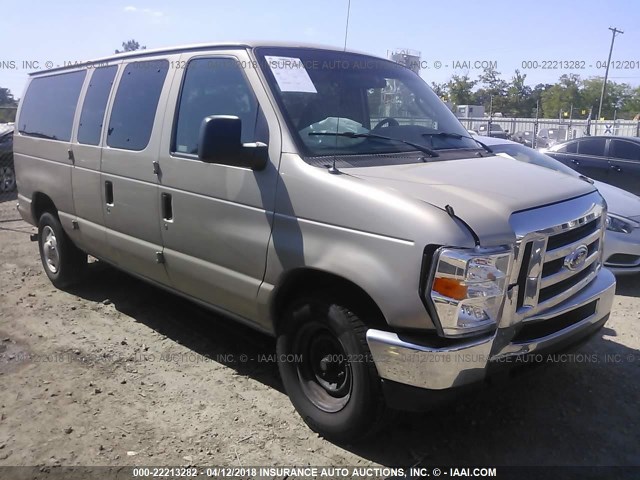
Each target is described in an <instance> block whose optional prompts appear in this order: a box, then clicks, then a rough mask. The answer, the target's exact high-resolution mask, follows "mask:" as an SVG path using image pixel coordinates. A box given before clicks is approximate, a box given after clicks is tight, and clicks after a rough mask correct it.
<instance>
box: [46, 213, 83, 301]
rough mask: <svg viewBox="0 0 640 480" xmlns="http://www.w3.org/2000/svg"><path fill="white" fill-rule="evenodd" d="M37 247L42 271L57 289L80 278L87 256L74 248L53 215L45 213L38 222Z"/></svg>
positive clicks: (65, 286)
mask: <svg viewBox="0 0 640 480" xmlns="http://www.w3.org/2000/svg"><path fill="white" fill-rule="evenodd" d="M38 245H39V247H40V259H41V260H42V266H43V267H44V271H45V273H46V274H47V277H49V280H51V283H53V285H55V286H56V287H57V288H60V289H63V288H67V287H69V286H70V285H73V284H74V283H77V282H78V281H80V279H81V278H82V276H83V274H84V272H85V269H86V266H87V254H86V253H84V252H83V251H82V250H80V249H79V248H78V247H76V246H75V245H74V244H73V242H72V241H71V239H70V238H69V237H68V236H67V234H66V233H65V231H64V230H63V228H62V225H61V224H60V220H58V217H56V216H55V215H53V214H51V213H49V212H45V213H43V214H42V216H41V217H40V221H39V222H38Z"/></svg>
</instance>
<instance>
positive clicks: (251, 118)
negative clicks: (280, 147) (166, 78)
mask: <svg viewBox="0 0 640 480" xmlns="http://www.w3.org/2000/svg"><path fill="white" fill-rule="evenodd" d="M257 113H258V104H257V101H256V99H255V97H254V95H253V91H252V90H251V87H250V86H249V84H248V83H247V80H246V79H245V77H244V75H243V73H242V71H241V69H240V67H239V66H238V64H237V62H236V60H234V59H231V58H200V59H195V60H192V61H190V62H189V65H188V66H187V71H186V72H185V78H184V83H183V86H182V93H181V95H180V104H179V106H178V119H177V124H176V129H175V141H174V148H173V151H174V152H179V153H189V154H196V153H198V135H199V132H200V125H201V124H202V120H203V119H204V118H205V117H208V116H210V115H234V116H237V117H239V118H240V120H241V121H242V137H241V140H242V142H243V143H246V142H251V141H254V139H255V128H256V118H257Z"/></svg>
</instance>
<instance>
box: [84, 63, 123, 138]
mask: <svg viewBox="0 0 640 480" xmlns="http://www.w3.org/2000/svg"><path fill="white" fill-rule="evenodd" d="M117 70H118V67H116V66H115V65H113V66H111V67H102V68H97V69H96V70H94V72H93V74H92V75H91V80H90V83H89V88H88V89H87V93H86V95H85V97H84V103H83V105H82V113H81V114H80V125H79V126H78V142H79V143H84V144H87V145H98V143H100V133H101V132H102V124H103V122H104V112H105V110H106V109H107V101H108V100H109V93H110V92H111V86H112V85H113V79H114V78H115V76H116V71H117Z"/></svg>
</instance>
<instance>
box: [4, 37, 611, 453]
mask: <svg viewBox="0 0 640 480" xmlns="http://www.w3.org/2000/svg"><path fill="white" fill-rule="evenodd" d="M14 150H15V164H16V174H17V182H18V190H19V195H18V209H19V211H20V213H21V214H22V216H23V218H24V219H25V220H26V221H28V222H30V223H32V224H33V225H37V226H38V232H39V233H38V241H39V246H40V254H41V257H42V263H43V265H44V269H45V272H46V273H47V275H48V276H49V278H50V279H51V281H52V282H53V284H54V285H56V286H58V287H61V288H65V287H67V286H69V285H71V284H72V283H73V282H75V281H77V280H78V279H79V278H81V275H82V274H83V270H84V267H85V266H86V263H87V254H89V255H92V256H94V257H96V258H98V259H100V260H101V261H104V262H107V263H109V264H112V265H114V266H115V267H117V268H120V269H122V270H124V271H126V272H128V273H130V274H132V275H135V276H137V277H140V278H142V279H145V280H147V281H149V282H151V283H153V284H155V285H157V286H159V287H162V288H165V289H168V290H170V291H172V292H175V293H177V294H180V295H183V296H185V297H188V298H190V299H192V300H194V301H196V302H198V303H200V304H202V305H205V306H207V307H209V308H211V309H214V310H216V311H218V312H221V313H223V314H225V315H227V316H229V317H231V318H233V319H235V320H237V321H240V322H243V323H246V324H248V325H251V326H252V327H255V328H256V329H259V330H261V331H264V332H266V333H268V334H270V335H274V336H277V354H278V361H279V368H280V373H281V376H282V380H283V383H284V386H285V388H286V391H287V393H288V394H289V396H290V398H291V400H292V402H293V404H294V405H295V407H296V409H297V410H298V412H299V413H300V414H301V416H302V417H303V418H304V420H305V421H306V422H307V423H308V424H309V425H310V426H311V427H312V428H313V429H315V430H317V431H318V432H320V433H322V434H323V435H326V436H329V437H332V438H338V439H343V440H344V439H353V438H356V437H358V436H361V435H362V434H364V433H366V432H368V431H370V430H371V429H372V428H373V427H374V426H375V425H376V424H377V423H378V420H379V419H380V418H381V416H382V412H383V411H384V407H385V406H386V407H391V408H404V409H407V408H409V409H420V408H425V407H426V406H427V405H428V404H429V399H431V398H433V397H435V396H438V394H440V393H443V392H445V393H446V392H452V391H456V389H458V388H459V387H465V386H468V385H471V384H476V383H480V382H482V381H483V380H485V378H487V377H488V376H490V375H491V374H492V373H493V372H494V371H495V370H496V369H498V368H499V367H501V366H505V365H509V364H510V363H511V360H512V359H521V358H523V357H527V356H530V355H532V354H538V353H540V352H543V351H549V350H557V349H560V348H564V347H565V346H567V345H569V344H571V343H575V342H576V341H578V340H580V339H583V338H585V337H586V336H588V335H589V334H590V333H593V332H594V331H595V330H597V329H598V328H599V327H601V326H602V325H603V324H604V323H605V322H606V320H607V318H608V316H609V311H610V309H611V305H612V302H613V295H614V288H615V280H614V277H613V276H612V275H611V274H610V273H609V272H608V271H607V270H606V269H603V268H601V263H602V258H601V257H602V239H603V232H604V220H605V217H606V206H605V203H604V201H603V200H602V198H601V197H600V195H599V194H598V193H597V191H596V190H595V188H594V187H593V185H592V184H591V183H590V182H589V181H587V180H588V179H584V181H583V180H581V179H579V178H575V177H573V176H569V175H565V174H562V173H558V172H554V171H552V170H549V169H546V168H541V167H538V166H535V165H531V164H525V163H523V162H518V161H514V160H511V159H508V158H503V157H500V156H495V155H494V154H493V152H492V151H491V149H490V148H489V147H487V146H486V145H483V144H482V143H481V142H479V141H477V140H475V139H473V138H471V137H469V136H468V133H467V132H466V130H465V129H464V128H463V127H462V125H461V124H460V123H459V121H458V120H457V119H456V118H455V117H454V115H453V114H452V113H451V111H449V110H448V109H447V107H446V106H445V105H444V104H443V103H442V102H441V101H440V100H439V99H438V98H437V96H436V95H435V94H434V93H433V92H432V91H431V89H430V88H429V87H428V86H427V85H426V83H425V82H424V81H423V80H422V79H421V78H420V77H419V76H418V75H416V74H415V73H414V72H412V71H411V70H409V69H407V68H404V67H402V66H400V65H398V64H396V63H393V62H390V61H388V60H385V59H381V58H376V57H372V56H369V55H364V54H358V53H353V52H343V51H340V50H333V49H328V48H321V47H311V46H293V45H273V44H265V45H254V44H219V45H200V46H193V47H184V48H170V49H164V50H155V51H153V50H149V51H138V52H130V53H125V54H120V55H116V56H113V57H109V58H105V59H100V60H97V61H96V62H94V63H89V64H87V65H83V66H74V67H69V68H60V69H54V70H48V71H43V72H38V73H35V74H33V75H32V76H31V78H30V82H29V85H28V87H27V90H26V93H25V95H24V96H23V99H22V101H21V103H20V107H19V111H18V116H17V120H16V131H15V138H14ZM88 281H90V279H88Z"/></svg>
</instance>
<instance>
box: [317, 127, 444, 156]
mask: <svg viewBox="0 0 640 480" xmlns="http://www.w3.org/2000/svg"><path fill="white" fill-rule="evenodd" d="M309 136H328V137H347V138H378V139H380V140H390V141H393V142H400V143H404V144H405V145H409V146H410V147H413V148H415V149H416V150H419V151H421V152H423V153H426V154H427V155H429V156H430V157H439V156H440V154H438V152H436V151H435V150H432V149H430V148H429V147H425V146H424V145H419V144H417V143H413V142H409V141H407V140H401V139H399V138H391V137H385V136H384V135H378V134H375V133H355V132H309Z"/></svg>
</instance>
